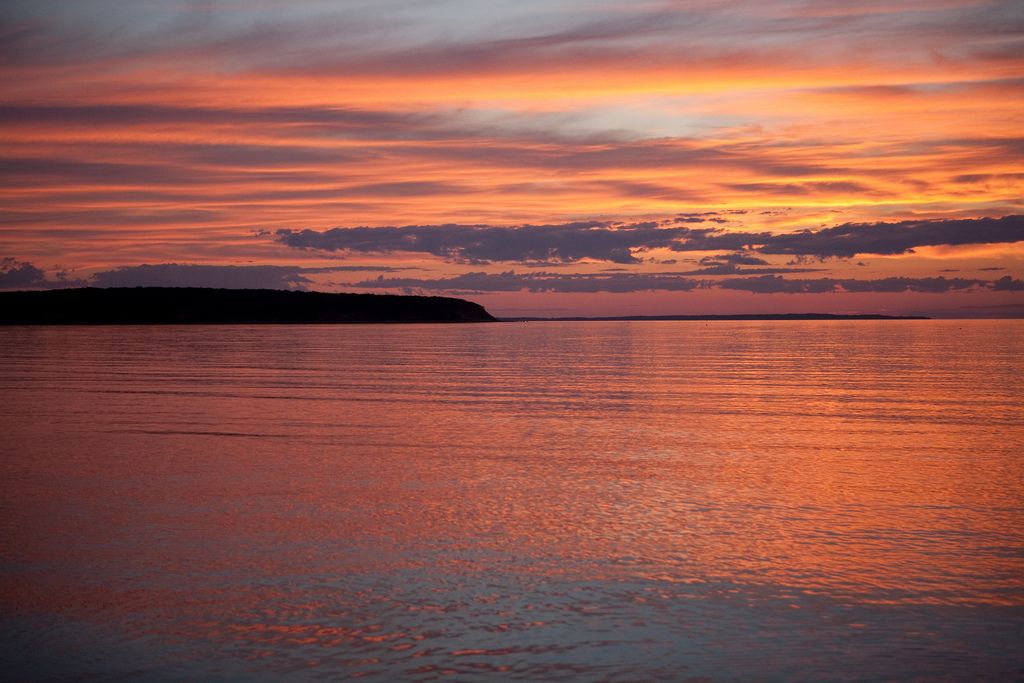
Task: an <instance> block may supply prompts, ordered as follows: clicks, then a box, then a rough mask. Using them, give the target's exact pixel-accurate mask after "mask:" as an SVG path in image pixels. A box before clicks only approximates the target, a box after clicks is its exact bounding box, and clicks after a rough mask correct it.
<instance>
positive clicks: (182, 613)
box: [0, 321, 1024, 681]
mask: <svg viewBox="0 0 1024 683" xmlns="http://www.w3.org/2000/svg"><path fill="white" fill-rule="evenodd" d="M1022 359H1024V321H971V322H968V321H907V322H865V321H856V322H735V323H734V322H714V323H703V322H664V323H655V322H643V323H638V322H634V323H627V322H623V323H528V324H522V323H518V324H517V323H507V324H484V325H463V326H441V325H410V326H378V325H368V326H331V325H326V326H195V327H187V326H185V327H67V328H43V327H17V328H0V482H2V493H0V506H2V507H0V550H2V557H0V669H2V671H3V672H4V673H3V674H2V675H3V676H5V677H6V678H8V679H9V680H82V679H95V680H112V681H113V680H128V679H134V680H158V681H162V680H239V681H242V680H245V681H249V680H255V681H263V680H267V681H269V680H280V679H287V680H316V679H322V680H338V679H343V678H346V677H353V678H354V677H357V676H363V677H365V678H367V679H370V680H379V681H389V680H396V679H415V680H434V679H446V680H456V681H475V680H489V679H494V680H498V679H521V680H583V681H591V680H615V681H619V680H621V681H637V680H661V679H664V680H673V681H676V680H687V679H704V678H711V679H714V680H723V681H729V680H875V679H920V680H929V681H931V680H936V679H949V680H961V679H963V680H973V679H979V678H988V679H1012V678H1018V679H1019V678H1024V360H1022Z"/></svg>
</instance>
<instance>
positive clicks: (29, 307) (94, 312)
mask: <svg viewBox="0 0 1024 683" xmlns="http://www.w3.org/2000/svg"><path fill="white" fill-rule="evenodd" d="M494 321H496V318H494V317H493V316H492V315H491V314H490V313H488V312H487V311H486V310H485V309H484V307H483V306H481V305H479V304H475V303H473V302H471V301H465V300H463V299H454V298H450V297H442V296H399V295H393V294H328V293H325V292H297V291H286V290H276V289H211V288H200V287H130V288H109V289H97V288H93V287H85V288H76V289H55V290H50V291H38V292H0V325H131V324H142V325H154V324H218V323H475V322H494Z"/></svg>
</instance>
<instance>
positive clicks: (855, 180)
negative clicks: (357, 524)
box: [0, 0, 1024, 315]
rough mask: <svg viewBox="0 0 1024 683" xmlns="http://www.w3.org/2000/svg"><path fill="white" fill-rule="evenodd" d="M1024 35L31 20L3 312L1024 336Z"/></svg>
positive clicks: (783, 24) (522, 8)
mask: <svg viewBox="0 0 1024 683" xmlns="http://www.w3.org/2000/svg"><path fill="white" fill-rule="evenodd" d="M1022 29H1024V9H1022V6H1021V5H1020V4H1019V3H1016V2H999V1H995V0H948V1H945V0H942V1H939V0H936V1H927V2H926V1H923V0H921V1H910V2H895V3H893V2H890V3H880V2H873V1H861V2H839V1H838V0H824V1H817V2H809V1H798V0H767V1H764V2H758V3H735V2H719V1H717V0H690V1H680V2H672V1H670V0H665V1H661V2H641V1H638V2H602V1H598V0H560V1H554V2H551V1H545V2H520V3H514V6H513V4H512V3H492V2H468V0H452V1H448V2H397V1H393V2H373V3H370V2H361V1H351V2H341V3H338V2H318V1H308V2H288V3H285V2H279V1H276V0H262V1H259V2H247V3H236V2H231V1H228V0H223V1H219V2H183V1H182V2H177V1H165V2H146V1H142V2H134V3H122V2H113V1H105V0H83V1H81V2H76V3H72V4H69V3H54V2H32V3H29V2H17V1H15V2H7V3H5V4H4V6H3V8H2V9H0V30H2V32H3V37H4V39H3V41H2V44H3V47H2V48H0V51H2V54H3V60H2V61H0V131H2V134H0V176H2V180H0V258H3V259H4V260H3V262H2V264H0V288H8V289H17V288H26V287H30V288H31V287H53V286H67V285H69V284H70V285H80V284H94V285H117V284H168V285H174V284H177V285H197V284H205V285H224V286H269V287H306V288H314V289H324V290H334V291H395V292H402V291H423V292H427V293H454V294H457V295H459V296H464V297H466V298H470V299H473V300H476V301H479V302H481V303H483V304H484V305H486V306H488V308H489V309H491V310H492V311H494V312H496V313H497V314H499V315H501V314H506V315H517V314H539V315H562V314H575V313H583V314H617V313H638V314H639V313H675V312H678V313H688V312H708V313H713V312H719V311H721V312H737V311H743V312H756V311H767V310H776V311H794V310H797V311H804V310H819V311H835V312H858V311H885V312H923V313H938V314H947V315H978V314H983V313H979V311H988V312H992V311H996V312H998V311H1003V312H1006V313H1010V314H1014V313H1016V314H1019V313H1021V312H1022V311H1024V306H1022V301H1024V291H1021V290H1022V289H1024V283H1022V282H1021V280H1020V278H1021V276H1022V274H1024V242H1022V240H1024V219H1021V218H1018V215H1019V214H1022V213H1024V209H1022V206H1021V205H1022V188H1024V165H1022V163H1021V157H1022V152H1024V139H1022V135H1021V132H1022V126H1024V123H1022V116H1021V112H1022V111H1024V107H1022V104H1024V79H1022V78H1021V74H1022V73H1024V39H1022V38H1021V35H1022ZM352 228H360V229H361V230H356V231H353V230H351V229H352ZM744 236H746V237H744ZM993 314H994V313H993Z"/></svg>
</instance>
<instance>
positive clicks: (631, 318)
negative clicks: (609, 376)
mask: <svg viewBox="0 0 1024 683" xmlns="http://www.w3.org/2000/svg"><path fill="white" fill-rule="evenodd" d="M931 319H932V318H929V317H928V316H924V315H882V314H880V313H862V314H852V315H843V314H839V313H740V314H734V315H617V316H603V317H593V318H591V317H583V316H573V317H562V318H532V317H523V318H499V320H501V321H502V322H524V323H526V322H619V321H621V322H640V321H654V322H657V321H671V320H683V321H698V322H699V321H715V320H719V321H730V320H740V321H742V320H931Z"/></svg>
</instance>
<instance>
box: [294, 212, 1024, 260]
mask: <svg viewBox="0 0 1024 683" xmlns="http://www.w3.org/2000/svg"><path fill="white" fill-rule="evenodd" d="M276 239H277V241H279V242H280V243H282V244H285V245H287V246H289V247H293V248H297V249H312V250H320V251H331V252H348V253H393V252H408V253H423V254H431V255H433V256H438V257H441V258H445V259H449V260H453V261H457V262H464V263H489V262H494V261H498V262H531V261H545V262H561V263H573V262H576V261H580V260H584V259H591V260H596V261H611V262H613V263H637V262H639V258H638V257H637V253H640V252H644V251H647V250H650V249H657V248H667V249H671V250H673V251H678V252H692V251H732V252H737V253H733V254H729V255H726V256H719V257H716V258H715V260H714V261H709V262H708V263H706V264H705V265H737V264H755V263H758V262H760V263H764V261H763V259H760V258H759V257H758V256H755V255H753V254H763V255H775V254H777V255H788V256H803V257H813V258H820V259H826V258H852V257H854V256H856V255H858V254H879V255H893V254H905V253H908V252H911V251H913V250H914V249H915V248H918V247H928V246H938V245H966V244H1006V243H1012V242H1020V241H1024V216H1004V217H1002V218H976V219H960V220H935V221H901V222H898V223H846V224H843V225H839V226H835V227H830V228H822V229H819V230H802V231H800V232H795V233H784V234H773V233H744V232H735V231H731V232H730V231H726V230H723V229H721V228H717V227H716V228H688V227H681V226H678V225H675V226H671V227H659V226H658V224H656V223H653V222H646V223H634V224H628V225H621V224H614V223H609V222H598V221H591V222H577V223H564V224H557V225H523V226H490V225H458V224H446V225H406V226H387V227H377V228H370V227H357V228H333V229H330V230H322V231H318V230H308V229H307V230H290V229H281V230H278V231H277V232H276Z"/></svg>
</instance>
